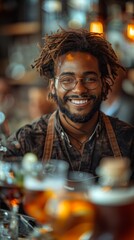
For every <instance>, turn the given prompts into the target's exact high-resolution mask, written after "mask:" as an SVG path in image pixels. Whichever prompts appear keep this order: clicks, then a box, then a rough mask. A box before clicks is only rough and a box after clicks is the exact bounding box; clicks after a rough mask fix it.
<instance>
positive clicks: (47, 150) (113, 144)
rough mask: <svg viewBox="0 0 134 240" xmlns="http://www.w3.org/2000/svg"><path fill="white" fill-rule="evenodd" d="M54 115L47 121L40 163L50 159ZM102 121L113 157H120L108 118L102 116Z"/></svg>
mask: <svg viewBox="0 0 134 240" xmlns="http://www.w3.org/2000/svg"><path fill="white" fill-rule="evenodd" d="M55 115H56V112H54V113H53V114H52V115H51V117H50V119H49V121H48V126H47V134H46V139H45V145H44V151H43V157H42V161H47V160H49V159H51V153H52V148H53V141H54V138H55V130H54V119H55ZM103 120H104V122H105V126H106V131H107V134H108V138H109V142H110V145H111V148H112V151H113V154H114V157H122V155H121V152H120V148H119V146H118V143H117V140H116V136H115V133H114V130H113V127H112V125H111V123H110V120H109V118H108V117H107V116H106V115H105V114H103Z"/></svg>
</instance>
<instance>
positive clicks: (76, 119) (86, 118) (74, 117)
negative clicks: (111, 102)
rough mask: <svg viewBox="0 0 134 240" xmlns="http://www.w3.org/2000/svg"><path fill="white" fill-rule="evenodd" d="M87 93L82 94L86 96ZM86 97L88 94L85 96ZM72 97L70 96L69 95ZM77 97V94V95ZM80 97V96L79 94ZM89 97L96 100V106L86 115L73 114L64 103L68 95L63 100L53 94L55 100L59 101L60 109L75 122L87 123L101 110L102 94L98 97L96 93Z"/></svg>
mask: <svg viewBox="0 0 134 240" xmlns="http://www.w3.org/2000/svg"><path fill="white" fill-rule="evenodd" d="M84 96H85V95H81V97H84ZM85 97H86V96H85ZM69 98H70V96H69ZM75 98H76V96H75ZM77 98H78V96H77ZM88 98H90V99H91V100H92V101H94V107H93V109H92V110H91V111H90V112H89V113H87V114H86V115H82V116H81V115H78V114H75V113H74V114H73V113H71V112H70V111H69V110H68V109H66V107H64V103H65V102H66V101H67V99H68V97H64V98H63V101H62V100H61V98H58V96H57V94H53V99H54V100H55V102H56V103H57V105H58V107H59V110H60V111H61V112H62V113H63V114H64V115H65V116H66V117H68V118H69V119H70V120H71V121H72V122H75V123H86V122H88V121H89V120H91V119H92V117H93V116H94V114H95V113H96V112H97V111H99V109H100V104H101V101H102V98H101V96H100V97H98V98H96V96H95V95H90V96H89V95H88Z"/></svg>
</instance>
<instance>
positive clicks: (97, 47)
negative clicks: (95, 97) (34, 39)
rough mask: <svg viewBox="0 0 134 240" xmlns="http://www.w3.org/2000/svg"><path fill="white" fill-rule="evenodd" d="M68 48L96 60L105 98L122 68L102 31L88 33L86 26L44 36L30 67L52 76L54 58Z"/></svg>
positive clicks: (47, 76) (47, 77)
mask: <svg viewBox="0 0 134 240" xmlns="http://www.w3.org/2000/svg"><path fill="white" fill-rule="evenodd" d="M69 51H81V52H87V53H90V54H92V55H93V56H95V57H96V58H97V59H98V62H99V68H100V71H101V79H102V84H103V96H102V98H103V100H105V99H106V98H107V94H108V92H109V90H111V86H112V85H113V84H114V80H115V78H116V77H117V75H118V69H119V68H122V69H124V68H123V66H121V65H120V64H119V61H118V58H117V56H116V54H115V52H114V50H113V48H112V46H111V44H110V43H109V42H108V41H107V40H106V39H105V38H104V36H103V34H99V33H93V32H88V31H87V30H85V29H77V30H74V29H68V30H65V29H60V30H58V31H57V32H56V33H54V34H51V35H47V34H46V36H45V37H44V46H43V47H42V49H41V53H40V56H39V58H38V59H36V60H35V64H34V66H33V67H36V68H37V71H39V72H40V75H43V76H44V78H45V80H49V79H50V78H54V75H55V74H54V67H55V60H56V59H57V58H58V56H61V55H63V54H65V53H67V52H69Z"/></svg>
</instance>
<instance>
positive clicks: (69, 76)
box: [55, 73, 100, 91]
mask: <svg viewBox="0 0 134 240" xmlns="http://www.w3.org/2000/svg"><path fill="white" fill-rule="evenodd" d="M92 75H93V76H92ZM89 76H90V77H91V76H92V77H93V78H94V77H96V79H95V80H96V82H90V84H91V83H96V86H95V87H94V88H91V87H90V88H89V87H87V86H86V82H85V81H86V78H87V77H89ZM62 77H63V78H64V77H68V79H69V78H74V86H73V87H71V88H65V86H63V85H62V84H63V82H62V81H61V79H60V78H62ZM79 79H80V80H81V82H82V83H83V84H84V86H85V87H86V88H87V89H89V90H94V89H96V88H97V87H98V86H99V83H100V81H99V80H100V76H97V74H96V73H89V74H88V75H85V76H84V77H79ZM55 81H58V83H60V85H61V87H62V88H63V89H64V90H66V91H71V90H73V89H74V88H75V87H76V85H77V84H78V82H79V80H77V78H76V77H75V76H74V75H71V74H65V75H62V76H56V77H55ZM71 84H72V83H71ZM68 85H69V84H68Z"/></svg>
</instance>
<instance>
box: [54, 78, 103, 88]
mask: <svg viewBox="0 0 134 240" xmlns="http://www.w3.org/2000/svg"><path fill="white" fill-rule="evenodd" d="M55 80H56V81H59V83H60V85H61V86H62V88H63V89H64V90H72V89H74V88H75V87H76V85H77V83H78V82H79V81H78V80H76V77H75V76H71V75H68V76H67V75H65V76H60V77H56V78H55ZM80 80H81V82H82V83H83V85H84V86H85V87H86V88H87V89H90V90H93V89H95V88H97V87H98V85H99V83H100V80H99V78H98V77H97V76H96V75H94V74H93V75H92V74H90V75H86V76H85V77H83V78H81V79H80Z"/></svg>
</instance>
